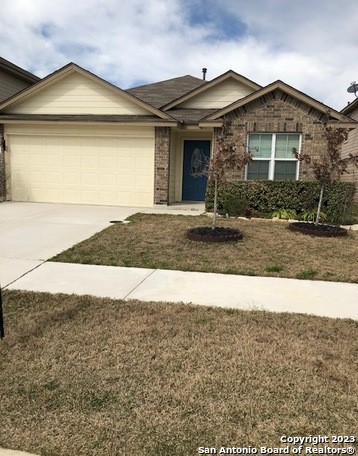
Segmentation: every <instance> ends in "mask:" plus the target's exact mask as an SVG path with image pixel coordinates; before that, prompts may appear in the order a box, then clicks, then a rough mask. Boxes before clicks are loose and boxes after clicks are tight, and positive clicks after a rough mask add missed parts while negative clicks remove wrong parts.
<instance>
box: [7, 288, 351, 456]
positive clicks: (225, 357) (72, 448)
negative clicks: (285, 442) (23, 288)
mask: <svg viewBox="0 0 358 456" xmlns="http://www.w3.org/2000/svg"><path fill="white" fill-rule="evenodd" d="M4 308H5V323H6V329H7V336H6V338H5V339H4V340H3V341H2V342H1V343H0V356H1V358H0V359H1V370H0V382H1V437H0V447H5V448H6V447H10V448H17V449H22V450H27V451H31V452H35V453H39V454H41V455H42V456H72V455H73V456H74V455H76V456H81V455H83V456H88V455H98V456H107V455H108V456H112V455H138V456H141V455H143V456H144V455H145V456H151V455H153V456H161V455H163V456H167V455H175V456H181V455H183V456H188V455H195V454H197V448H198V447H199V446H217V447H220V446H222V445H224V446H247V445H252V446H260V445H271V446H279V437H280V435H282V434H287V435H302V436H305V435H310V434H313V435H318V434H321V435H327V434H328V435H329V434H343V435H351V434H352V433H353V432H354V430H355V429H356V416H357V415H356V412H357V410H356V408H355V407H356V399H357V394H358V391H357V384H358V374H357V370H356V369H354V364H355V363H356V361H357V355H358V346H357V340H358V328H357V323H356V322H354V321H351V320H333V319H328V318H319V317H313V316H303V315H293V314H269V313H264V312H243V311H232V310H224V309H218V308H216V309H214V308H203V307H194V306H185V305H180V304H177V305H172V304H165V303H162V304H158V303H140V302H137V301H132V302H122V301H112V300H109V299H97V298H93V297H88V296H84V297H78V296H66V295H49V294H40V293H30V292H15V291H8V292H6V293H5V294H4Z"/></svg>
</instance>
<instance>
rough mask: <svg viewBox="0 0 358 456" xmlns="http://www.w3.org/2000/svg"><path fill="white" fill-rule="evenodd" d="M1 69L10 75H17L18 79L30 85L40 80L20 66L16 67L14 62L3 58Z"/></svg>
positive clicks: (0, 64) (0, 61)
mask: <svg viewBox="0 0 358 456" xmlns="http://www.w3.org/2000/svg"><path fill="white" fill-rule="evenodd" d="M0 68H1V69H3V70H5V71H8V72H9V73H12V74H15V75H16V76H17V77H19V78H21V79H23V80H24V81H27V82H30V83H31V82H32V83H34V82H37V81H39V80H40V78H39V77H38V76H36V75H35V74H32V73H30V72H29V71H27V70H24V69H23V68H20V67H19V66H17V65H15V64H14V63H12V62H9V61H8V60H6V59H4V58H3V57H0Z"/></svg>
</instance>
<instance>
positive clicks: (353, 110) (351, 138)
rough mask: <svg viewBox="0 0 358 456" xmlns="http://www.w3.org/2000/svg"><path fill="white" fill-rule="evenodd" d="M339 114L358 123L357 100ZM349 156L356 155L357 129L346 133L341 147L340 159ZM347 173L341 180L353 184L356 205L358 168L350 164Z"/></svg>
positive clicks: (357, 197)
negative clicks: (345, 139)
mask: <svg viewBox="0 0 358 456" xmlns="http://www.w3.org/2000/svg"><path fill="white" fill-rule="evenodd" d="M341 113H342V114H344V115H346V116H349V117H350V118H352V119H353V120H356V121H358V98H356V99H355V100H354V101H353V102H352V103H349V104H348V105H347V106H346V107H345V108H343V109H342V110H341ZM349 154H353V155H358V128H356V129H355V130H352V131H350V132H349V133H348V138H347V141H345V142H344V144H343V145H342V157H343V158H346V157H348V156H349ZM348 171H349V174H343V176H342V177H341V180H342V181H345V182H355V184H356V192H355V195H354V202H355V203H356V204H358V168H357V167H356V166H354V165H353V164H351V165H350V166H349V167H348Z"/></svg>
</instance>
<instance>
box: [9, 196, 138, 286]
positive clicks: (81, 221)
mask: <svg viewBox="0 0 358 456" xmlns="http://www.w3.org/2000/svg"><path fill="white" fill-rule="evenodd" d="M140 210H141V209H139V208H133V207H113V206H84V205H70V204H47V203H14V202H5V203H2V204H0V284H1V286H2V287H5V286H6V285H8V284H9V283H11V282H13V281H14V280H16V279H18V278H19V277H21V276H22V275H23V274H25V273H27V272H28V271H31V270H32V269H34V268H36V267H37V266H39V265H40V264H42V263H43V262H44V261H46V260H48V259H49V258H51V257H53V256H54V255H56V254H58V253H60V252H62V251H63V250H65V249H68V248H69V247H72V246H73V245H74V244H76V243H78V242H80V241H83V240H84V239H87V238H89V237H90V236H92V235H93V234H95V233H96V232H98V231H101V230H103V229H104V228H106V227H107V226H109V225H110V221H111V220H124V219H125V218H126V217H128V216H129V215H131V214H134V213H136V212H139V211H140Z"/></svg>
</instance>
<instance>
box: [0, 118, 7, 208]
mask: <svg viewBox="0 0 358 456" xmlns="http://www.w3.org/2000/svg"><path fill="white" fill-rule="evenodd" d="M5 198H6V182H5V147H4V125H3V124H0V202H1V201H3V200H5Z"/></svg>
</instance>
